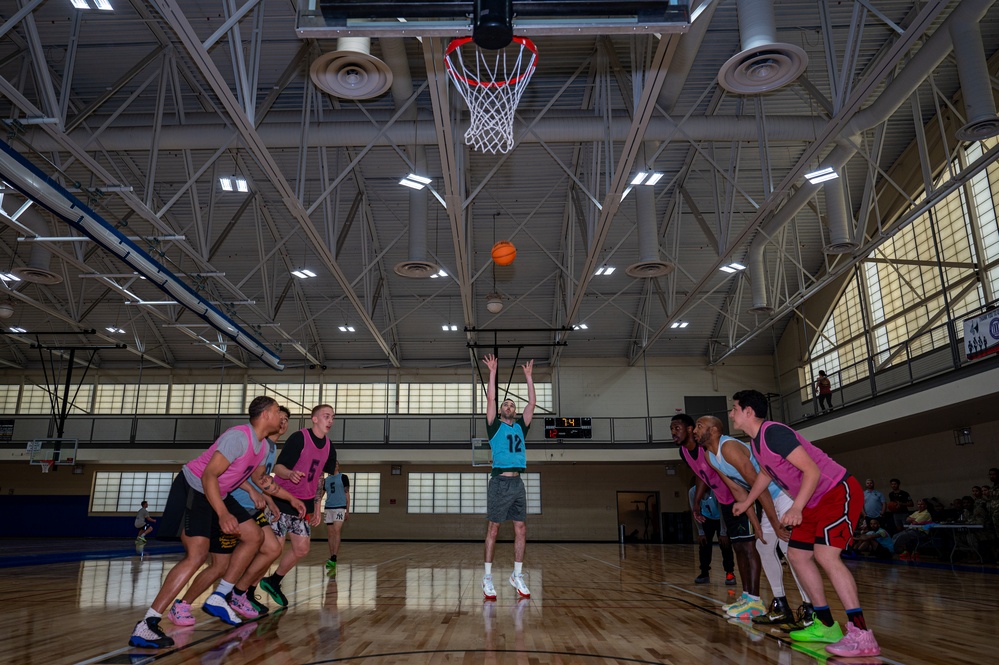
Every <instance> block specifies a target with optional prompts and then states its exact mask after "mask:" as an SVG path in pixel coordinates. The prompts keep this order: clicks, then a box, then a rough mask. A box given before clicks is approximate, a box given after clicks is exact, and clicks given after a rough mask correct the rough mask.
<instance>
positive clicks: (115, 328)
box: [104, 326, 125, 335]
mask: <svg viewBox="0 0 999 665" xmlns="http://www.w3.org/2000/svg"><path fill="white" fill-rule="evenodd" d="M104 330H107V331H108V332H109V333H113V334H115V335H124V334H125V330H124V329H123V328H119V327H118V326H106V327H105V328H104Z"/></svg>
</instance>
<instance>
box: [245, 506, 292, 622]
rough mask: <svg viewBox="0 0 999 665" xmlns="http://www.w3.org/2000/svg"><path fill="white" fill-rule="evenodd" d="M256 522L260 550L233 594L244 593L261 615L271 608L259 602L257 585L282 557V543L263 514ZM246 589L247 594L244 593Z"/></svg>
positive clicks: (260, 514) (256, 518) (258, 516)
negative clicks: (272, 565) (258, 531)
mask: <svg viewBox="0 0 999 665" xmlns="http://www.w3.org/2000/svg"><path fill="white" fill-rule="evenodd" d="M254 522H255V523H256V524H257V526H259V527H260V537H261V543H260V549H259V550H258V551H257V554H256V556H254V557H253V560H252V561H251V562H250V565H248V566H247V567H246V572H244V573H243V575H242V576H241V577H240V578H239V581H238V582H236V586H235V588H234V589H233V593H234V594H236V595H238V594H239V593H244V595H245V596H246V599H247V602H249V604H250V605H251V606H252V607H253V609H254V610H256V611H257V614H258V615H260V614H267V612H269V611H270V608H268V607H267V606H266V605H264V604H262V603H261V602H259V601H258V600H257V598H256V585H257V583H258V582H259V581H260V578H262V577H263V576H264V573H266V572H267V569H268V568H270V566H271V564H272V563H274V562H275V561H276V560H277V559H278V557H279V556H281V547H282V543H281V542H280V541H278V538H277V536H276V535H274V530H273V529H271V525H270V523H269V522H268V521H267V517H266V516H265V515H264V514H263V513H259V514H258V515H257V516H256V517H255V518H254ZM244 589H245V592H244V591H243V590H244Z"/></svg>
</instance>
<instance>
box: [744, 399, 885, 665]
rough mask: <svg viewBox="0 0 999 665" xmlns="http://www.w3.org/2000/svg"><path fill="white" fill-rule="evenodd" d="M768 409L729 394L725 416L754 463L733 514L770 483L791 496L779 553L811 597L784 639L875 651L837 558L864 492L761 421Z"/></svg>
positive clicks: (797, 439)
mask: <svg viewBox="0 0 999 665" xmlns="http://www.w3.org/2000/svg"><path fill="white" fill-rule="evenodd" d="M768 406H769V405H768V403H767V398H766V397H765V396H764V395H763V394H762V393H760V392H757V391H755V390H743V391H740V392H737V393H736V394H735V395H734V396H733V404H732V410H731V411H729V417H730V418H731V419H732V423H733V424H734V425H735V426H736V427H737V428H739V429H741V430H742V431H744V432H745V433H746V434H749V435H750V436H751V437H752V439H753V441H752V453H753V456H754V457H755V459H756V460H757V462H759V465H760V472H759V474H757V476H756V482H754V483H753V487H752V489H751V490H750V492H749V497H748V498H747V499H746V500H744V501H740V502H738V503H736V504H735V506H734V507H733V511H734V512H736V513H741V512H745V511H747V510H749V508H750V507H751V506H752V505H753V501H755V500H756V498H757V497H759V496H760V495H761V494H762V493H763V492H765V491H766V489H767V486H768V485H769V484H770V481H771V480H772V481H774V482H776V483H777V484H778V485H779V486H780V487H781V489H782V490H784V491H785V492H787V493H788V494H789V495H790V496H791V497H792V498H793V499H794V504H793V505H792V506H791V508H789V509H788V510H787V511H785V512H784V514H783V515H782V516H781V522H782V523H783V524H784V526H787V527H791V528H792V529H793V530H792V531H791V540H790V542H789V543H788V551H787V557H788V561H789V562H790V563H791V565H792V566H793V567H794V570H795V571H796V572H797V574H798V580H799V581H800V582H801V585H802V586H803V587H804V590H805V591H806V592H807V593H808V595H809V596H810V597H811V599H812V603H813V604H814V610H815V615H814V616H815V621H813V622H812V624H811V625H810V626H808V627H807V628H804V629H803V630H796V631H792V632H791V639H794V640H799V641H806V642H827V643H830V644H828V646H826V651H828V652H829V653H832V654H834V655H837V656H846V657H852V656H876V655H878V654H879V653H881V648H880V647H879V646H878V643H877V640H875V639H874V633H873V631H871V630H870V629H868V628H867V622H866V621H865V620H864V612H863V610H862V608H861V607H860V596H859V595H858V593H857V583H856V582H855V581H854V579H853V575H852V574H851V573H850V570H849V568H847V567H846V565H845V564H844V563H843V561H842V559H841V558H840V553H841V552H842V551H843V549H844V548H845V547H846V546H847V545H848V544H849V542H850V540H851V538H852V537H853V532H854V531H855V529H856V526H857V524H858V523H859V522H860V517H861V514H862V513H863V511H864V490H863V488H862V487H861V486H860V483H859V482H858V481H857V479H856V478H854V477H853V476H851V475H850V474H849V473H848V472H847V470H846V469H844V468H843V467H842V466H841V465H839V464H838V463H836V462H835V461H834V460H833V459H832V458H830V457H829V456H828V455H826V454H825V453H824V452H823V451H822V450H820V449H819V448H818V447H816V446H815V445H813V444H812V443H811V442H810V441H808V440H807V439H805V438H804V437H803V436H801V435H800V434H798V433H797V432H795V431H794V430H793V429H791V428H790V427H788V426H787V425H784V424H782V423H776V422H772V421H768V420H766V416H767V409H768ZM816 561H817V562H818V566H821V567H822V570H824V571H825V573H826V575H827V576H828V577H829V581H830V582H832V586H833V589H835V590H836V595H837V596H839V599H840V601H841V602H842V603H843V607H844V608H846V617H847V620H848V623H847V626H846V635H844V634H843V631H842V630H841V629H840V627H839V624H837V623H836V621H834V620H833V618H832V612H831V611H830V610H829V604H828V603H827V602H826V595H825V588H824V586H823V583H822V575H821V573H820V572H819V568H818V566H816Z"/></svg>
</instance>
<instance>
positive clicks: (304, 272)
mask: <svg viewBox="0 0 999 665" xmlns="http://www.w3.org/2000/svg"><path fill="white" fill-rule="evenodd" d="M291 274H292V275H294V276H295V277H297V278H299V279H308V278H310V277H315V276H316V273H314V272H312V271H311V270H309V269H308V268H299V269H298V270H292V271H291Z"/></svg>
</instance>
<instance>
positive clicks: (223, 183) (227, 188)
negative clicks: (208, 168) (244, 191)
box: [219, 176, 235, 192]
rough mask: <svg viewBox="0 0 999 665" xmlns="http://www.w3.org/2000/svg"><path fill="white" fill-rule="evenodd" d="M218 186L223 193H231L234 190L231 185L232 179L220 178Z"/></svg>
mask: <svg viewBox="0 0 999 665" xmlns="http://www.w3.org/2000/svg"><path fill="white" fill-rule="evenodd" d="M219 186H220V187H221V188H222V191H223V192H231V191H233V190H234V189H235V187H233V184H232V178H228V177H226V176H222V177H221V178H219Z"/></svg>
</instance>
